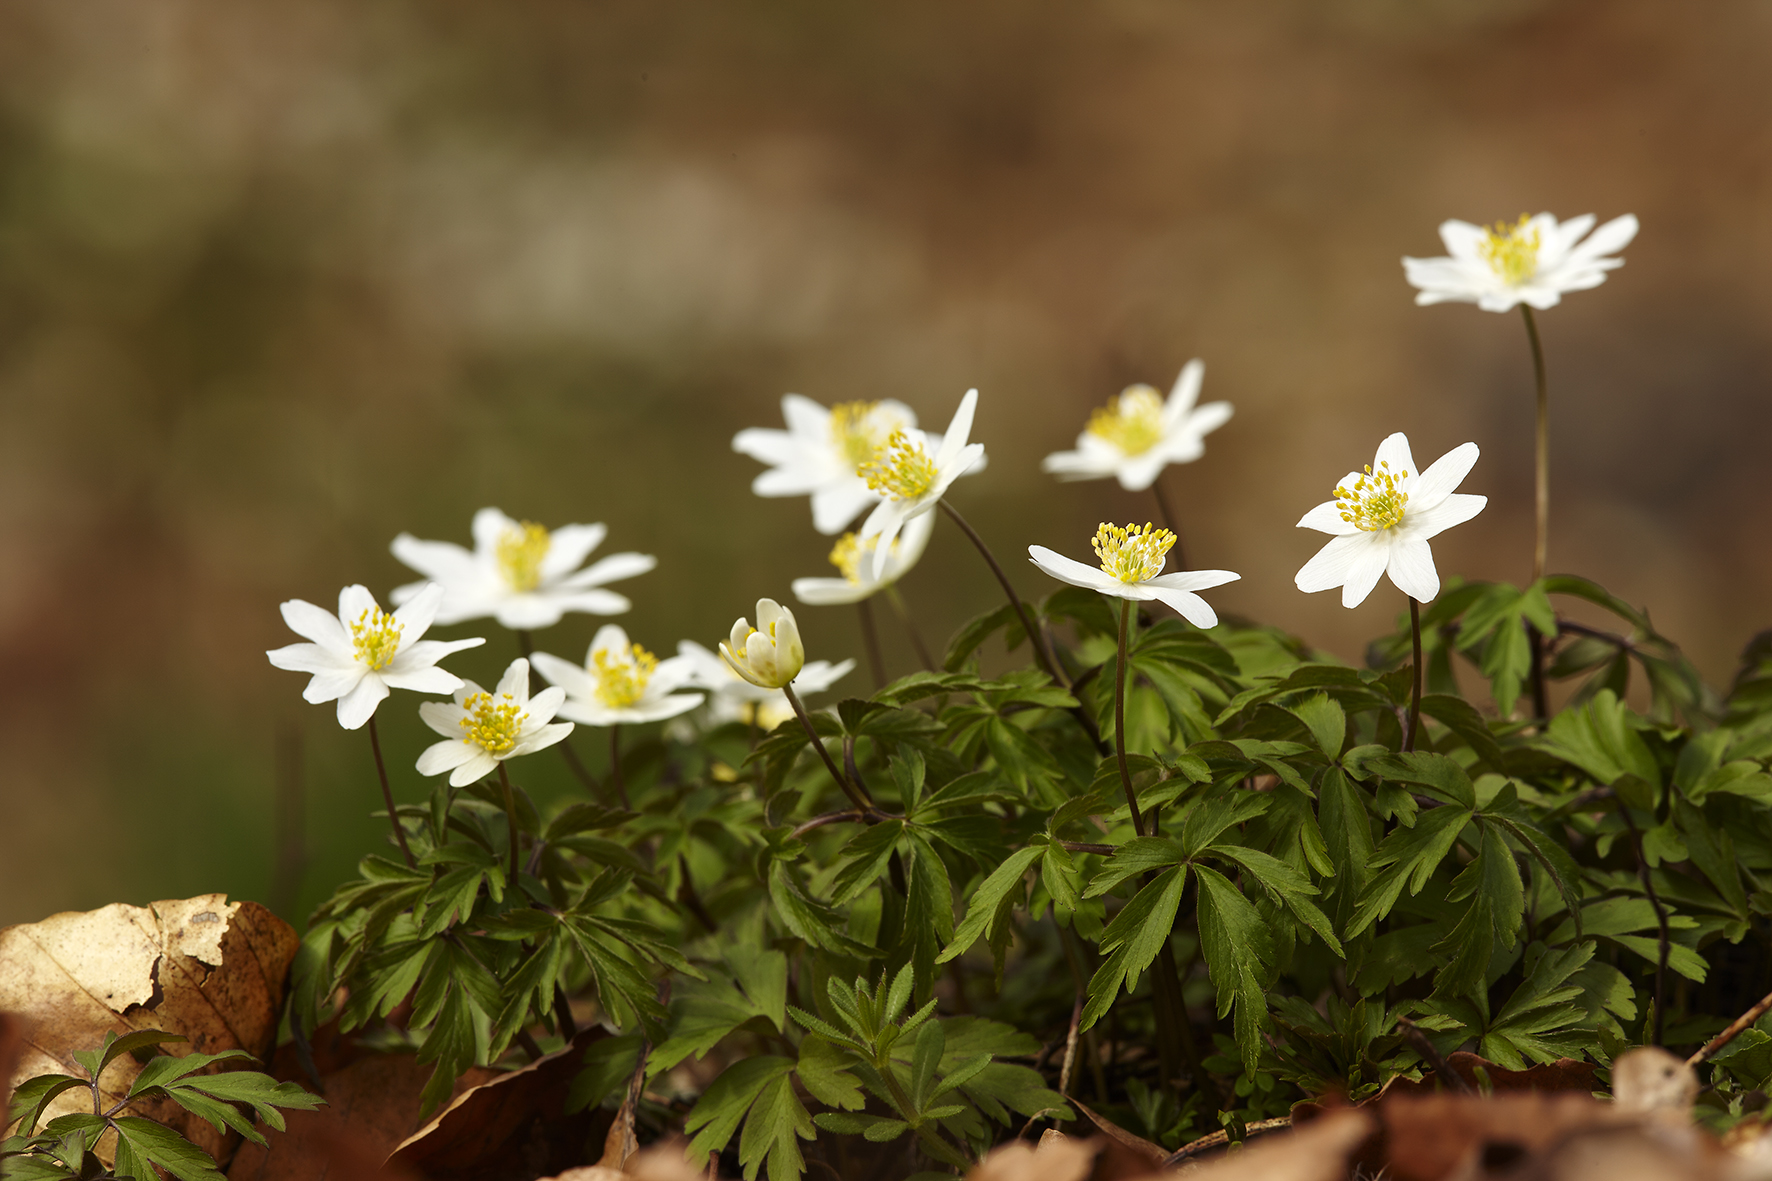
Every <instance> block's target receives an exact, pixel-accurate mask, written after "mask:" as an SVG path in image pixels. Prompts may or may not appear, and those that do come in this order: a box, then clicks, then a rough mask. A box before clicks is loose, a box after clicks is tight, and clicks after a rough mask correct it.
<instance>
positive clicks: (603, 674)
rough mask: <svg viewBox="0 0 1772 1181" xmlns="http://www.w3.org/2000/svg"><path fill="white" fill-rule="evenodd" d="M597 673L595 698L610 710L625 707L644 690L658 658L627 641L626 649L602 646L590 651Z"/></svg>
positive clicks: (644, 691) (638, 698)
mask: <svg viewBox="0 0 1772 1181" xmlns="http://www.w3.org/2000/svg"><path fill="white" fill-rule="evenodd" d="M591 664H592V666H593V667H594V668H595V669H596V672H597V700H598V701H601V702H602V703H603V704H604V705H607V706H608V707H609V708H611V709H626V708H627V707H628V706H630V705H632V704H634V703H635V702H636V701H638V700H640V698H641V697H642V696H644V695H645V693H646V682H648V681H650V680H651V679H652V674H653V672H654V671H656V670H657V668H658V657H656V656H654V655H653V654H652V653H650V652H648V651H647V650H646V649H644V648H642V647H640V645H638V644H629V645H628V647H627V650H626V651H623V650H621V649H619V648H618V649H613V650H611V649H608V648H602V649H599V650H597V651H596V652H593V653H592V654H591Z"/></svg>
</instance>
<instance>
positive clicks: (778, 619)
mask: <svg viewBox="0 0 1772 1181" xmlns="http://www.w3.org/2000/svg"><path fill="white" fill-rule="evenodd" d="M720 658H721V659H722V660H724V661H725V662H726V664H727V666H728V667H729V668H731V669H732V671H733V672H735V673H737V674H738V675H739V676H741V677H743V678H744V679H745V680H747V681H749V682H750V683H751V684H753V685H756V686H758V687H760V688H764V689H783V688H786V687H787V686H788V685H791V684H792V683H793V680H794V678H795V677H797V676H799V675H800V668H801V666H802V665H804V664H805V663H806V649H805V647H804V646H803V645H802V644H801V643H800V625H799V624H798V623H797V622H795V620H794V613H793V612H792V611H790V610H788V609H787V608H786V607H783V606H782V605H781V604H780V603H778V602H776V601H775V600H774V599H758V600H757V626H756V627H752V626H751V625H750V624H749V623H748V622H747V621H746V620H745V618H744V617H743V616H740V617H739V618H738V620H737V621H736V622H735V623H733V625H732V634H731V635H729V636H728V637H727V638H726V642H725V643H723V644H721V645H720Z"/></svg>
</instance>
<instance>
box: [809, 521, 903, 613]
mask: <svg viewBox="0 0 1772 1181" xmlns="http://www.w3.org/2000/svg"><path fill="white" fill-rule="evenodd" d="M934 531H935V514H934V513H924V514H923V515H922V516H920V517H913V518H911V520H910V521H909V522H908V523H907V524H906V525H905V527H904V532H903V533H901V534H900V535H899V537H898V540H897V541H895V542H893V543H892V546H891V552H890V554H889V555H888V556H887V558H886V568H885V569H884V570H882V571H881V572H880V574H879V576H878V577H875V575H874V563H873V560H872V559H873V556H874V546H875V545H876V544H877V539H871V540H869V541H867V542H865V543H864V542H862V541H861V540H860V539H858V538H857V537H856V535H855V534H853V533H845V534H844V535H843V536H841V537H839V538H838V539H837V544H836V545H835V546H834V547H833V548H832V549H831V565H833V566H835V567H836V568H837V569H838V570H841V571H842V572H843V577H841V578H796V579H794V584H793V585H794V597H795V598H796V599H799V600H800V601H801V602H802V603H808V604H812V605H814V606H827V605H830V604H834V603H859V602H861V601H862V600H863V599H866V598H870V597H872V596H873V595H875V594H876V593H878V592H879V591H882V590H884V589H886V588H887V587H889V586H891V585H892V584H893V583H895V582H897V581H898V580H899V579H901V578H903V577H904V576H905V575H906V574H909V573H910V571H911V567H912V566H915V565H916V564H917V559H919V558H921V557H922V556H923V550H924V549H925V548H926V547H927V546H928V545H929V535H930V534H931V533H933V532H934Z"/></svg>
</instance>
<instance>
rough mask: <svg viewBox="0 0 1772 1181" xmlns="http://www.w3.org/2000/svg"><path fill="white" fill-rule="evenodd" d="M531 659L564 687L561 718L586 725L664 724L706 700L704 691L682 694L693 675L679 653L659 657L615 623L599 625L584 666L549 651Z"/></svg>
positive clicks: (550, 678)
mask: <svg viewBox="0 0 1772 1181" xmlns="http://www.w3.org/2000/svg"><path fill="white" fill-rule="evenodd" d="M532 659H533V660H534V662H535V671H537V672H539V673H540V674H541V675H542V676H544V677H546V678H547V680H548V683H549V684H552V685H558V686H559V687H560V688H562V689H564V690H566V702H565V704H564V705H562V706H561V707H560V716H561V717H563V718H565V719H567V720H568V721H572V722H582V723H584V724H585V725H587V726H617V725H631V724H636V723H639V722H662V721H664V720H665V719H666V718H674V717H676V716H677V715H678V714H681V713H687V712H688V711H689V710H692V709H694V708H695V707H696V706H698V705H700V704H701V702H702V695H701V694H700V693H678V692H677V690H678V689H681V688H683V687H684V686H685V685H687V684H688V683H689V682H690V679H691V678H692V677H694V675H695V666H694V664H693V663H692V662H691V661H688V660H685V659H683V657H681V656H671V657H668V658H666V659H664V660H660V659H659V658H658V657H656V656H654V655H653V654H652V653H650V652H648V651H647V650H646V649H644V648H642V647H640V645H638V644H634V643H630V642H629V641H628V634H627V632H625V631H623V630H622V629H621V628H619V627H617V626H616V625H615V624H613V623H606V624H604V625H603V626H602V627H600V628H598V629H597V635H596V638H595V639H593V640H592V641H591V648H590V651H589V652H587V653H585V662H584V664H583V665H577V664H573V663H572V662H571V661H570V660H562V659H560V658H559V657H558V656H553V655H550V654H549V653H546V652H537V653H536V654H535V655H534V657H532Z"/></svg>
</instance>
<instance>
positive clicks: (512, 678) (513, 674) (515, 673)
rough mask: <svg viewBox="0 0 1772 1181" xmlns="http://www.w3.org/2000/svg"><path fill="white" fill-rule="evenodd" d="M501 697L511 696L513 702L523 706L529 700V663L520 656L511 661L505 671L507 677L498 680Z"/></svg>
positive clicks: (497, 691)
mask: <svg viewBox="0 0 1772 1181" xmlns="http://www.w3.org/2000/svg"><path fill="white" fill-rule="evenodd" d="M495 692H496V693H498V695H499V696H501V697H502V696H505V695H507V694H508V695H509V696H510V698H511V700H513V701H515V702H516V703H517V704H518V705H522V704H524V703H525V702H527V701H528V700H529V661H527V660H525V659H524V658H523V657H521V656H519V657H517V659H515V660H513V661H511V663H510V667H508V668H506V669H505V675H504V676H502V677H500V678H499V679H498V688H497V689H496V690H495Z"/></svg>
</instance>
